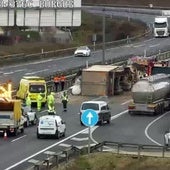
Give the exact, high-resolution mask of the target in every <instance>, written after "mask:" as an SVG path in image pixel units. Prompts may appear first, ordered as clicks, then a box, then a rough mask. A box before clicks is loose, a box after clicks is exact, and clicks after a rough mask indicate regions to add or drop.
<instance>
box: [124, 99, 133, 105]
mask: <svg viewBox="0 0 170 170" xmlns="http://www.w3.org/2000/svg"><path fill="white" fill-rule="evenodd" d="M130 102H132V99H131V100H127V101H126V102H123V103H121V105H125V104H127V103H130Z"/></svg>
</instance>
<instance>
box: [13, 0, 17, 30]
mask: <svg viewBox="0 0 170 170" xmlns="http://www.w3.org/2000/svg"><path fill="white" fill-rule="evenodd" d="M16 26H17V0H14V27H16Z"/></svg>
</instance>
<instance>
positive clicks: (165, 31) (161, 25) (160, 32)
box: [153, 16, 169, 37]
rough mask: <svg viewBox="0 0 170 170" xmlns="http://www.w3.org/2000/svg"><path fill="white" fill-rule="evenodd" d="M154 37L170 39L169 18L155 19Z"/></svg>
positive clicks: (160, 17) (159, 17)
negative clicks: (169, 37)
mask: <svg viewBox="0 0 170 170" xmlns="http://www.w3.org/2000/svg"><path fill="white" fill-rule="evenodd" d="M153 32H154V37H168V36H169V23H168V17H167V16H158V17H155V20H154V25H153Z"/></svg>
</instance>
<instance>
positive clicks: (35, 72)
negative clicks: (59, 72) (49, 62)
mask: <svg viewBox="0 0 170 170" xmlns="http://www.w3.org/2000/svg"><path fill="white" fill-rule="evenodd" d="M48 70H49V69H44V70H39V71H34V72H31V73H25V75H31V74H37V73H41V72H45V71H48Z"/></svg>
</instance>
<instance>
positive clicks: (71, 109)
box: [0, 102, 123, 168]
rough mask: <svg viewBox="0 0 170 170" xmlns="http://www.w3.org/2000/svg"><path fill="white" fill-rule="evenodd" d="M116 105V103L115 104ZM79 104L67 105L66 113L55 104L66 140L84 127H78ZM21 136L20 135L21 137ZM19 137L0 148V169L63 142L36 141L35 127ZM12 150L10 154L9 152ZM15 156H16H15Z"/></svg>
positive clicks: (54, 140)
mask: <svg viewBox="0 0 170 170" xmlns="http://www.w3.org/2000/svg"><path fill="white" fill-rule="evenodd" d="M115 103H116V102H115ZM80 104H81V102H79V103H78V104H75V103H74V104H69V105H68V111H67V112H62V110H63V109H62V104H61V103H57V105H56V108H57V114H58V115H60V116H61V117H62V118H63V120H65V122H66V128H67V130H66V138H67V137H69V136H71V135H72V134H74V133H77V132H78V131H81V130H83V129H85V128H86V127H85V126H81V125H80V115H79V114H78V113H79V109H80ZM122 109H123V108H122V106H120V108H118V110H122ZM111 110H112V115H115V112H113V110H114V111H115V108H114V109H113V108H112V105H111ZM41 114H42V115H45V114H47V112H43V113H40V114H39V116H41ZM21 136H22V135H21ZM21 136H18V137H19V139H18V140H17V138H18V137H16V138H12V139H11V138H9V140H10V142H9V141H8V142H7V143H6V145H3V146H1V147H0V152H4V151H6V152H4V155H3V157H2V159H1V160H0V165H1V168H6V167H9V166H11V165H13V164H15V163H16V162H19V161H20V160H23V159H24V158H26V157H28V156H30V155H33V154H35V153H36V152H39V151H40V150H42V149H44V148H46V147H48V146H49V145H53V144H55V143H56V142H58V141H61V140H63V138H62V139H60V140H56V139H54V138H53V139H50V138H48V139H40V140H38V139H37V138H36V126H32V127H28V128H26V129H25V133H24V135H23V136H24V137H23V138H20V137H21ZM4 142H5V141H4ZM73 143H74V142H73ZM21 146H23V148H21ZM11 150H12V153H11V152H10V151H11ZM16 155H17V156H16Z"/></svg>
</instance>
